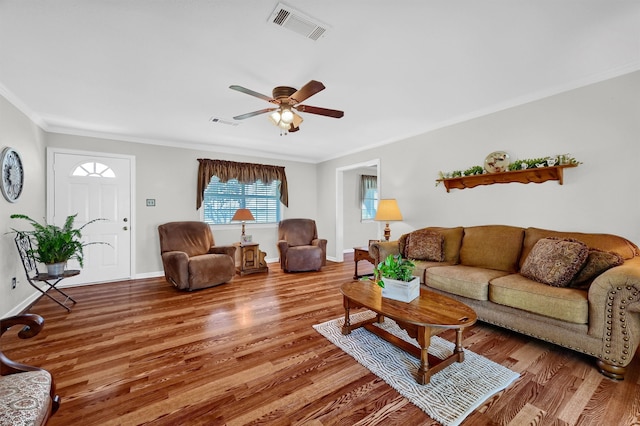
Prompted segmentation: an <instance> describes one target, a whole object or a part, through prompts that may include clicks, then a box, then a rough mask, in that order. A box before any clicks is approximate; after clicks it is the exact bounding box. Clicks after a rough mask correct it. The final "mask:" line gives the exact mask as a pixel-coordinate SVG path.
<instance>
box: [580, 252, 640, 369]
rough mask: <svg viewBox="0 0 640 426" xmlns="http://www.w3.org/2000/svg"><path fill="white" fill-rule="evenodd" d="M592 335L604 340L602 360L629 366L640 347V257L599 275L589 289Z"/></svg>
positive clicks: (614, 364)
mask: <svg viewBox="0 0 640 426" xmlns="http://www.w3.org/2000/svg"><path fill="white" fill-rule="evenodd" d="M589 334H590V335H591V336H594V337H597V338H601V339H602V342H603V348H602V352H603V355H602V357H601V358H602V359H603V361H604V362H605V363H608V364H611V365H612V366H619V367H625V366H627V365H628V364H629V363H630V362H631V360H632V359H633V356H634V354H635V352H636V349H637V348H638V345H640V257H638V256H636V257H634V258H633V259H628V260H626V261H625V263H624V264H622V265H620V266H617V267H615V268H611V269H609V270H608V271H606V272H604V273H602V274H601V275H599V276H598V277H597V278H596V279H595V280H594V281H593V283H592V284H591V287H589Z"/></svg>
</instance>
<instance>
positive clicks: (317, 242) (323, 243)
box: [311, 238, 327, 266]
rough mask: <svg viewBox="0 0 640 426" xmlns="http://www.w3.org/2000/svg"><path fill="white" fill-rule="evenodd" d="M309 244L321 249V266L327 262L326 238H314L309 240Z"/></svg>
mask: <svg viewBox="0 0 640 426" xmlns="http://www.w3.org/2000/svg"><path fill="white" fill-rule="evenodd" d="M311 245H312V246H317V247H320V248H321V249H322V266H325V265H326V264H327V240H325V239H324V238H316V239H314V240H311Z"/></svg>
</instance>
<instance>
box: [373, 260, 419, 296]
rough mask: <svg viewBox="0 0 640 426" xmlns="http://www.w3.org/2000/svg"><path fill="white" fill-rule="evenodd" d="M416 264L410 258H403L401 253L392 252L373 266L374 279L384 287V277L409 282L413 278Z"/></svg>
mask: <svg viewBox="0 0 640 426" xmlns="http://www.w3.org/2000/svg"><path fill="white" fill-rule="evenodd" d="M414 266H415V265H414V264H413V262H412V261H410V260H409V259H403V258H402V256H401V255H399V254H396V255H393V254H390V255H389V256H387V258H386V259H384V260H383V261H382V262H380V263H378V265H376V266H375V267H374V268H373V280H374V281H375V282H376V283H377V284H378V285H379V286H380V287H383V288H384V281H382V278H391V279H392V280H398V281H405V282H409V281H411V280H412V279H413V267H414Z"/></svg>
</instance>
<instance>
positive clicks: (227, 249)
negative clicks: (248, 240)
mask: <svg viewBox="0 0 640 426" xmlns="http://www.w3.org/2000/svg"><path fill="white" fill-rule="evenodd" d="M209 254H226V255H228V256H231V257H233V258H234V259H235V256H236V247H235V246H213V247H211V248H210V249H209Z"/></svg>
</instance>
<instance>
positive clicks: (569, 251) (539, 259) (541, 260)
mask: <svg viewBox="0 0 640 426" xmlns="http://www.w3.org/2000/svg"><path fill="white" fill-rule="evenodd" d="M588 256H589V247H587V245H586V244H584V243H582V242H580V241H578V240H574V239H570V238H553V237H550V238H542V239H540V240H538V242H537V243H536V244H535V245H534V246H533V248H532V249H531V252H529V255H528V256H527V258H526V259H525V261H524V264H523V265H522V269H521V270H520V274H521V275H523V276H525V277H527V278H530V279H532V280H534V281H538V282H541V283H544V284H548V285H550V286H554V287H566V286H568V285H569V283H570V282H571V280H572V279H573V277H575V276H576V274H577V273H578V271H580V270H581V269H582V267H583V266H584V264H585V262H586V261H587V257H588Z"/></svg>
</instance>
